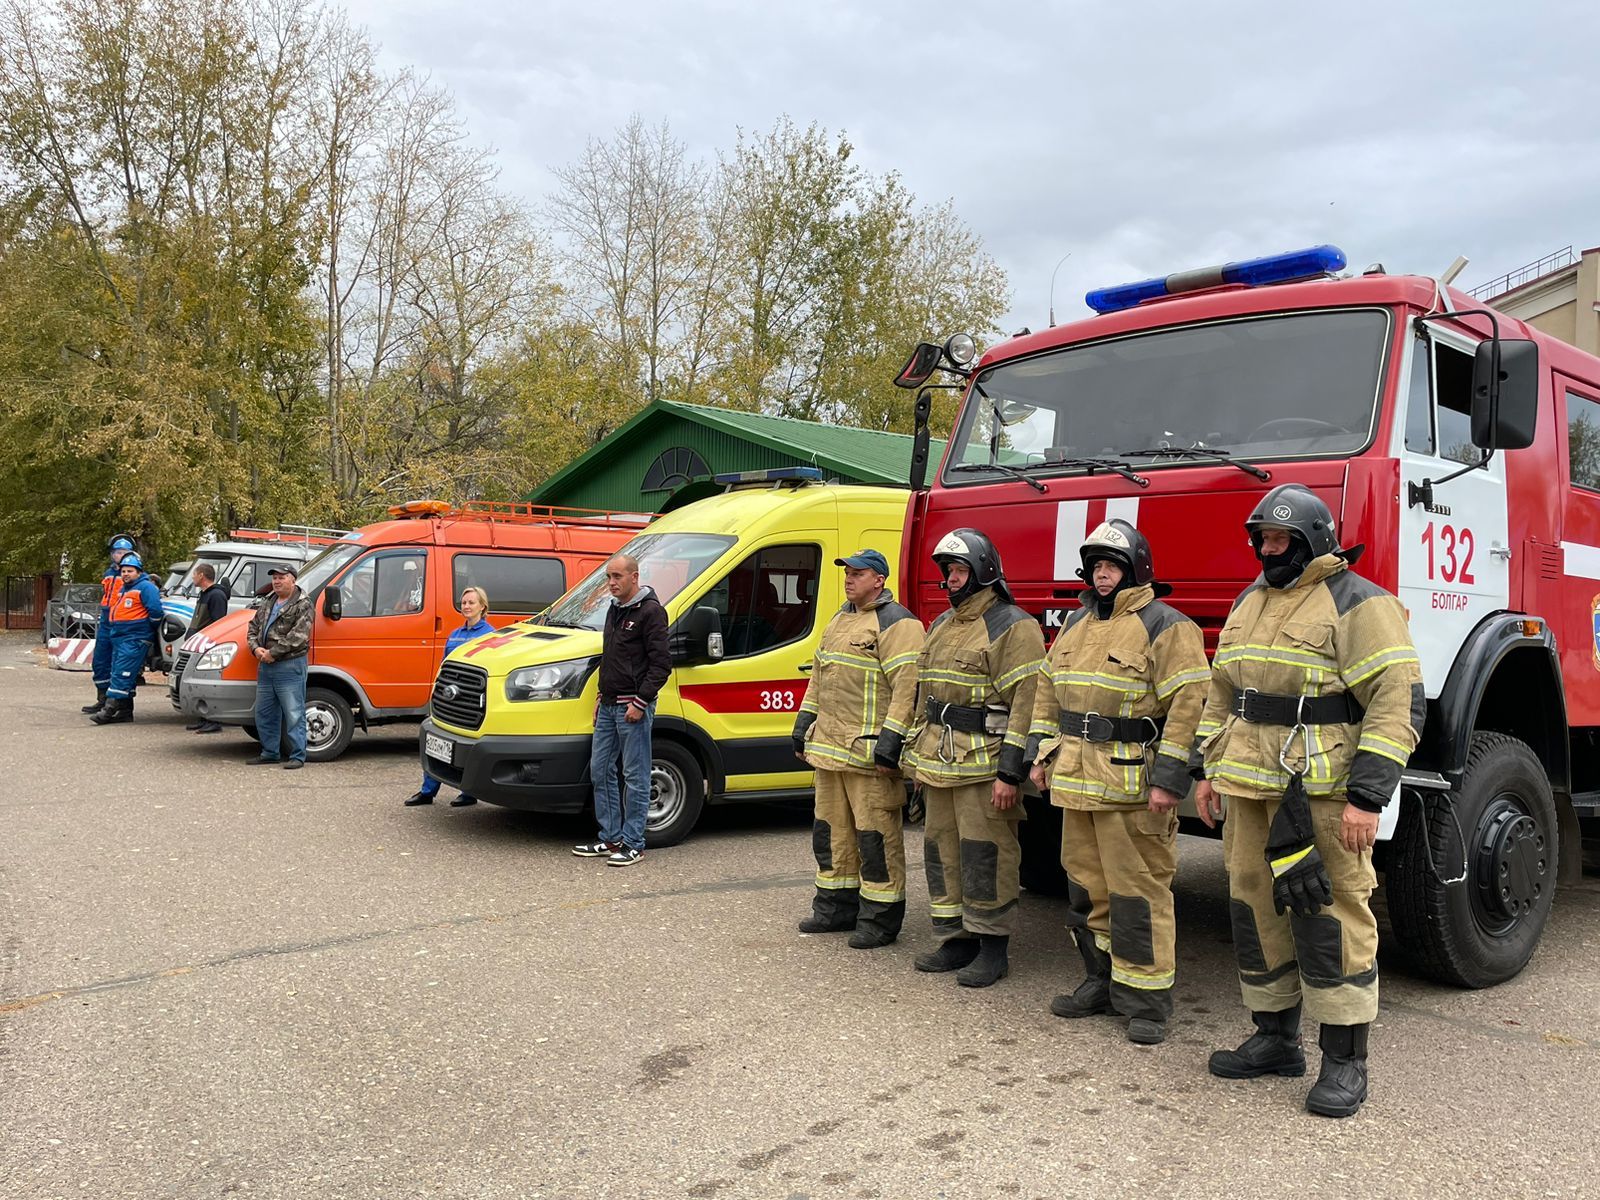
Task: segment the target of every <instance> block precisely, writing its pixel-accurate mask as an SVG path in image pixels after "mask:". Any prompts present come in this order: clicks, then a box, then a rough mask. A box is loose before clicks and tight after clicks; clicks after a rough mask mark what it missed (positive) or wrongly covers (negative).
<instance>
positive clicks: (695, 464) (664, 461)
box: [639, 446, 711, 492]
mask: <svg viewBox="0 0 1600 1200" xmlns="http://www.w3.org/2000/svg"><path fill="white" fill-rule="evenodd" d="M710 474H711V468H710V467H708V466H706V460H705V459H703V458H701V457H700V456H699V455H698V454H696V453H695V452H694V451H693V450H691V449H689V447H687V446H674V447H672V449H670V450H663V451H662V452H661V453H660V454H659V455H658V456H657V457H656V460H655V462H653V463H651V464H650V468H649V469H648V470H647V471H645V473H644V482H643V483H642V484H640V485H639V490H640V491H642V492H670V491H674V490H676V489H677V488H680V487H682V486H683V485H684V484H686V483H688V482H689V481H690V480H692V479H704V478H706V477H707V476H708V475H710Z"/></svg>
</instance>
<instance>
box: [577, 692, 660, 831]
mask: <svg viewBox="0 0 1600 1200" xmlns="http://www.w3.org/2000/svg"><path fill="white" fill-rule="evenodd" d="M627 712H628V706H627V705H626V704H605V703H602V704H600V705H599V706H598V707H596V709H595V711H594V741H593V743H591V745H590V747H589V778H590V779H591V780H592V781H593V783H594V815H595V819H596V820H597V821H598V822H599V825H600V840H601V841H602V842H615V843H621V844H622V845H624V846H628V847H630V848H631V849H634V850H643V849H644V821H645V817H646V816H648V815H649V812H650V726H651V724H652V722H653V720H654V718H655V715H656V706H655V705H654V704H652V705H650V707H649V708H647V709H645V713H644V717H643V719H641V720H639V721H635V722H632V723H629V721H628V718H627ZM618 759H621V761H622V779H623V786H622V790H621V791H620V792H619V791H618V789H617V760H618Z"/></svg>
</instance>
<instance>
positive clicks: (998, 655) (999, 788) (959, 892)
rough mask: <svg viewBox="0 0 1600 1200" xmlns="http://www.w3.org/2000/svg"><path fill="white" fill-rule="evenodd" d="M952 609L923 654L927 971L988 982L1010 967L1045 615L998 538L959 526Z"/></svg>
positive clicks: (919, 731)
mask: <svg viewBox="0 0 1600 1200" xmlns="http://www.w3.org/2000/svg"><path fill="white" fill-rule="evenodd" d="M933 561H934V562H936V563H937V564H938V565H939V569H940V570H941V571H942V572H943V573H944V584H943V586H944V588H945V590H946V591H947V592H948V593H949V596H950V608H949V609H948V610H947V611H945V612H943V613H941V614H940V615H939V617H938V619H937V620H936V621H934V623H933V627H932V628H931V629H930V630H929V631H928V640H927V643H926V644H925V645H924V646H923V648H922V657H921V658H920V659H919V660H918V663H917V705H916V720H917V727H916V729H915V731H914V732H913V733H912V736H911V741H910V744H909V745H908V746H907V747H906V754H905V759H904V764H905V768H906V771H907V773H908V774H909V775H910V776H911V777H912V778H913V779H914V780H915V781H916V782H917V783H918V784H920V785H921V786H922V795H923V798H924V801H925V802H926V805H927V824H926V826H925V829H924V838H923V861H924V863H925V866H926V871H927V877H928V901H929V904H930V907H931V910H932V914H933V927H934V931H935V932H936V933H938V934H939V935H940V936H941V937H942V938H943V939H944V940H943V941H942V943H941V944H940V946H939V948H938V949H937V950H935V951H933V952H931V953H928V954H922V955H919V956H918V957H917V959H916V968H917V970H919V971H956V972H957V975H956V982H957V983H960V984H961V985H963V986H965V987H988V986H989V985H990V984H992V983H995V982H996V981H998V980H999V979H1001V978H1003V977H1004V976H1005V974H1006V972H1007V971H1008V970H1009V968H1010V964H1009V962H1008V960H1007V948H1008V946H1009V943H1010V939H1011V931H1012V928H1013V926H1014V924H1015V922H1016V908H1017V896H1018V892H1019V890H1020V887H1019V880H1018V871H1019V868H1020V866H1021V861H1022V857H1021V848H1020V846H1019V844H1018V841H1017V822H1018V821H1019V820H1021V818H1022V815H1023V810H1022V803H1021V794H1020V790H1019V785H1020V784H1021V783H1022V781H1023V780H1024V779H1025V778H1026V776H1027V768H1026V766H1025V765H1024V763H1023V750H1024V748H1025V746H1026V744H1027V730H1028V721H1029V719H1030V718H1031V716H1032V714H1033V693H1034V688H1035V687H1036V686H1037V683H1038V679H1039V668H1040V666H1041V665H1042V664H1043V661H1044V634H1043V633H1041V632H1040V630H1039V623H1038V622H1037V621H1035V620H1034V619H1033V618H1032V617H1030V616H1029V615H1028V614H1027V613H1025V612H1024V611H1023V610H1022V609H1020V608H1018V607H1017V606H1016V605H1015V604H1013V603H1012V602H1011V593H1010V592H1009V591H1008V590H1007V588H1006V583H1005V575H1004V573H1003V571H1002V570H1001V566H1000V556H999V554H997V553H996V551H995V548H994V543H993V542H991V541H990V540H989V539H988V538H987V537H986V536H984V535H983V534H982V533H980V532H979V531H978V530H976V529H957V530H955V531H954V532H952V533H949V534H946V535H945V537H944V538H943V539H941V540H940V542H939V544H938V545H937V546H935V547H934V550H933Z"/></svg>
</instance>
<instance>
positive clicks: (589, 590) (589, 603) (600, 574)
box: [535, 533, 734, 629]
mask: <svg viewBox="0 0 1600 1200" xmlns="http://www.w3.org/2000/svg"><path fill="white" fill-rule="evenodd" d="M733 543H734V539H733V538H731V537H722V536H719V535H717V534H711V533H642V534H640V535H639V536H638V537H636V538H634V539H633V541H631V542H629V543H628V544H627V545H626V546H624V547H623V548H622V549H621V551H619V553H622V554H631V555H632V556H633V557H634V558H636V559H638V560H639V583H640V586H642V587H649V588H654V589H655V593H656V599H657V600H659V601H661V603H663V604H669V603H671V601H672V599H673V598H674V597H675V596H677V594H678V593H679V592H681V591H683V589H684V588H686V587H688V586H689V585H690V584H691V583H693V582H694V581H695V580H696V579H698V578H699V577H700V573H701V572H702V571H704V570H705V569H706V568H707V567H709V566H710V565H711V564H712V563H714V562H716V561H717V560H718V559H719V558H721V557H722V556H723V554H725V553H726V552H727V549H728V547H729V546H731V545H733ZM610 607H611V594H610V592H608V591H607V590H606V568H605V564H604V563H602V564H601V565H600V566H598V567H596V568H595V569H594V570H593V571H592V572H590V573H589V575H588V576H587V577H586V578H585V579H584V580H583V582H582V583H579V584H578V585H577V586H576V587H574V588H572V589H571V590H570V591H569V592H568V593H567V594H566V595H565V596H563V597H561V599H559V600H557V601H556V602H555V604H554V605H552V606H551V608H550V611H549V612H548V613H546V614H545V615H544V616H543V617H540V618H535V620H536V622H537V623H538V624H541V625H556V626H564V627H567V628H572V629H600V628H602V627H603V626H604V625H605V623H606V611H607V610H608V609H609V608H610Z"/></svg>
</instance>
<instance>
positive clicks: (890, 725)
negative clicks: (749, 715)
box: [793, 550, 922, 950]
mask: <svg viewBox="0 0 1600 1200" xmlns="http://www.w3.org/2000/svg"><path fill="white" fill-rule="evenodd" d="M834 564H835V565H836V566H842V567H843V568H844V574H845V580H844V592H845V598H846V601H847V603H846V604H845V606H844V607H843V608H841V609H840V610H839V611H838V612H837V613H835V614H834V617H833V620H831V621H830V622H829V623H828V627H827V629H825V630H824V631H823V634H822V642H821V645H820V646H818V648H817V653H816V656H815V658H814V659H813V660H812V671H811V681H810V683H808V684H807V685H806V694H805V698H804V699H803V700H802V701H801V702H800V713H799V716H798V717H797V718H796V719H795V723H794V733H793V737H794V749H795V753H796V754H797V755H799V756H800V757H801V758H803V759H805V761H806V762H807V763H809V764H810V765H811V766H812V767H813V768H814V769H815V770H816V773H817V775H816V815H815V819H814V821H813V824H812V829H811V847H812V850H813V852H814V853H815V855H816V860H817V890H816V895H815V897H814V899H813V900H812V911H811V915H810V916H809V917H807V918H805V919H804V920H803V921H801V922H800V931H801V932H802V933H832V932H836V931H843V930H847V929H853V930H854V931H855V932H854V933H853V934H852V935H851V938H850V945H851V946H853V947H854V948H856V949H857V950H870V949H874V948H876V947H878V946H887V945H888V944H889V943H890V942H892V941H894V940H895V938H896V937H898V936H899V934H900V925H901V923H902V922H903V921H904V919H905V911H906V849H905V841H904V837H903V835H902V832H901V809H902V808H903V807H904V805H905V784H904V782H903V781H902V780H901V778H900V773H899V770H900V753H901V750H902V749H903V748H904V745H905V736H906V734H908V733H909V732H910V731H911V704H912V700H913V698H914V697H915V695H916V691H917V654H918V652H919V651H921V649H922V622H921V621H919V620H917V618H916V617H915V616H913V615H912V614H911V611H910V610H909V609H907V608H906V607H905V606H904V605H901V604H899V603H897V602H896V601H895V598H894V596H893V594H891V593H890V591H889V590H888V589H887V588H886V587H884V582H885V580H886V579H887V577H888V574H889V563H888V560H887V559H885V558H884V556H883V555H882V554H881V553H879V552H878V551H877V550H861V551H858V552H857V553H855V554H852V555H851V556H850V557H849V558H837V559H834Z"/></svg>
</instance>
